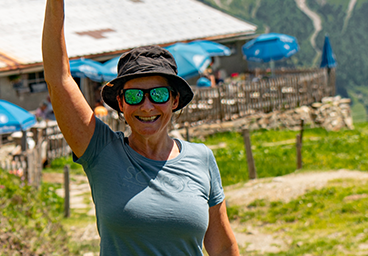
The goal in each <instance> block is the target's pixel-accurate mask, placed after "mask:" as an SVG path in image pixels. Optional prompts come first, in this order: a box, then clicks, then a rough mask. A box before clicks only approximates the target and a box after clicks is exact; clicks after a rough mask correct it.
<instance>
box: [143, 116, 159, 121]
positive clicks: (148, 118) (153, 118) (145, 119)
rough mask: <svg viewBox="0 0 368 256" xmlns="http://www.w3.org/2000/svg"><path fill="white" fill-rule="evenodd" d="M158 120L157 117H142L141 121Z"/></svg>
mask: <svg viewBox="0 0 368 256" xmlns="http://www.w3.org/2000/svg"><path fill="white" fill-rule="evenodd" d="M156 118H157V116H149V117H143V116H140V117H139V119H141V120H142V121H153V120H155V119H156Z"/></svg>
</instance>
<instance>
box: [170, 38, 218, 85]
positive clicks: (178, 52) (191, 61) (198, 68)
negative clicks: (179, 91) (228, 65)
mask: <svg viewBox="0 0 368 256" xmlns="http://www.w3.org/2000/svg"><path fill="white" fill-rule="evenodd" d="M165 48H166V49H167V50H168V51H169V52H170V53H171V54H172V55H173V56H174V59H175V61H176V64H177V66H178V75H179V76H181V77H182V78H184V79H189V78H192V77H194V76H197V75H198V74H199V73H203V71H204V70H205V69H206V68H207V67H208V65H209V64H210V63H211V56H210V55H209V54H208V53H207V52H206V51H205V50H203V49H202V48H201V47H200V46H198V45H189V44H185V43H176V44H173V45H170V46H167V47H165Z"/></svg>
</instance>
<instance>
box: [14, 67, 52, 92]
mask: <svg viewBox="0 0 368 256" xmlns="http://www.w3.org/2000/svg"><path fill="white" fill-rule="evenodd" d="M9 80H10V81H11V82H12V83H13V88H14V89H15V90H16V91H17V92H18V93H36V92H44V91H47V84H46V82H45V78H44V75H43V71H41V72H36V73H29V74H22V75H16V76H11V77H9Z"/></svg>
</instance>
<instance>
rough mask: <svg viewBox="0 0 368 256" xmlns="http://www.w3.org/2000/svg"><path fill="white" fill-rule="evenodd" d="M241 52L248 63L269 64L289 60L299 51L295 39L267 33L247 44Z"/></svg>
mask: <svg viewBox="0 0 368 256" xmlns="http://www.w3.org/2000/svg"><path fill="white" fill-rule="evenodd" d="M242 51H243V54H244V56H245V58H246V59H247V60H249V61H254V62H270V61H276V60H281V59H284V58H289V57H290V56H292V55H294V54H295V53H297V52H298V51H299V45H298V42H297V40H296V38H295V37H292V36H289V35H284V34H278V33H269V34H263V35H260V36H258V37H257V38H255V39H253V40H251V41H249V42H247V43H246V44H244V45H243V47H242Z"/></svg>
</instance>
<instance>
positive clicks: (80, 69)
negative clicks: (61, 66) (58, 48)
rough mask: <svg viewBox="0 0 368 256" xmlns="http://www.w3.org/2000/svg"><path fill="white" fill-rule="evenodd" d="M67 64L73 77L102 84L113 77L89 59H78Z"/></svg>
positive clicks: (96, 62) (97, 63)
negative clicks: (85, 78) (84, 78)
mask: <svg viewBox="0 0 368 256" xmlns="http://www.w3.org/2000/svg"><path fill="white" fill-rule="evenodd" d="M69 64H70V72H71V73H72V76H73V77H79V78H83V77H88V78H89V79H91V80H93V81H95V82H103V81H107V80H109V78H110V77H111V76H113V74H111V72H110V71H109V70H108V69H106V68H105V67H104V66H103V65H102V64H101V63H100V62H98V61H94V60H91V59H85V58H80V59H76V60H70V61H69Z"/></svg>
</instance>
